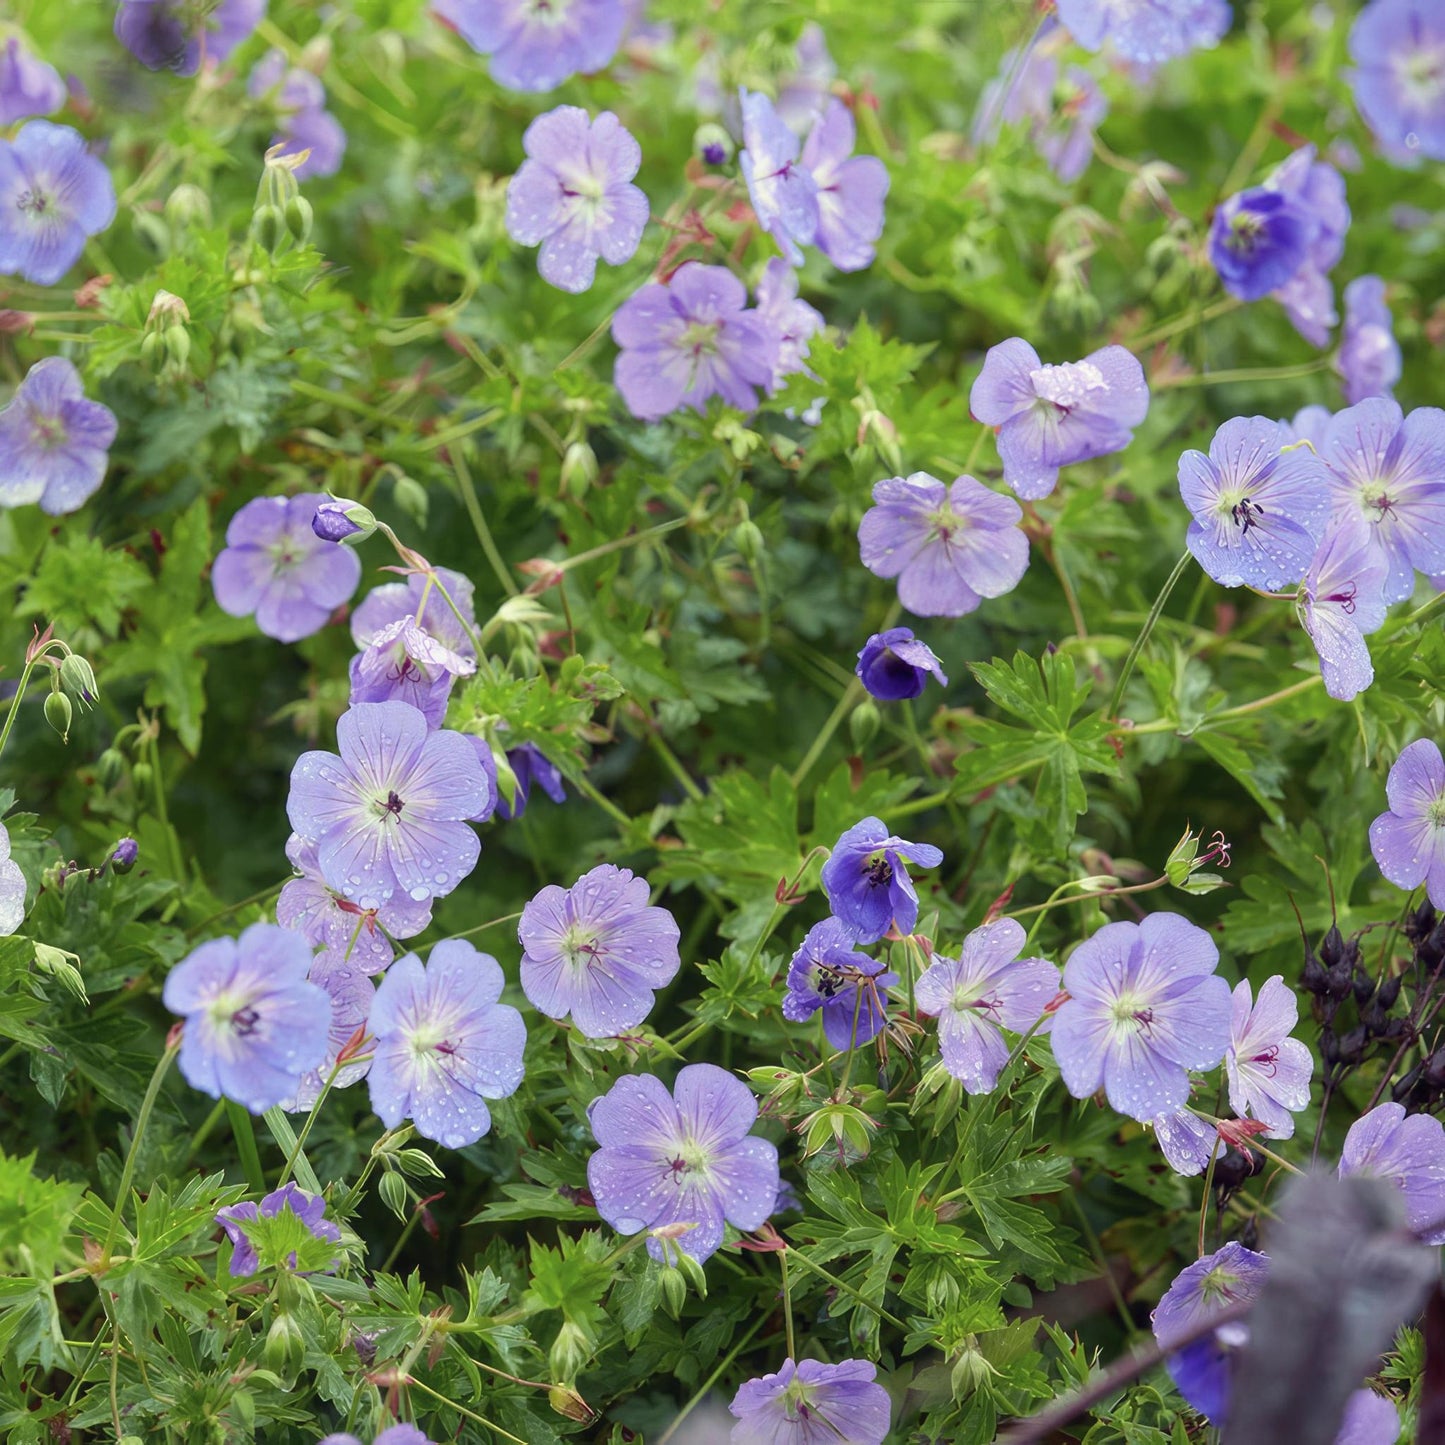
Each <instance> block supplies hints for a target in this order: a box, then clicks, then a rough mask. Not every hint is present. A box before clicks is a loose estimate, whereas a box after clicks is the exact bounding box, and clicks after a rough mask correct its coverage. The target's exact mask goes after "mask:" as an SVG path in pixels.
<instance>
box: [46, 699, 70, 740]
mask: <svg viewBox="0 0 1445 1445" xmlns="http://www.w3.org/2000/svg"><path fill="white" fill-rule="evenodd" d="M70 717H71V707H70V699H69V698H68V697H66V695H65V694H64V693H63V692H52V693H50V694H49V695H48V696H47V697H46V699H45V721H46V722H48V723H49V724H50V726H51V727H53V728H54V729H55V731H56V732H58V733H59V734H60V741H61V742H63V743H68V742H69V741H70Z"/></svg>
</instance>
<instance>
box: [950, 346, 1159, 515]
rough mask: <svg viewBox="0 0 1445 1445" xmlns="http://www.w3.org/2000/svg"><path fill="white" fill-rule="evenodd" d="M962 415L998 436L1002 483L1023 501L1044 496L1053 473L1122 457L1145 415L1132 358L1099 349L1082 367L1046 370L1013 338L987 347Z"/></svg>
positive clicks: (1143, 386)
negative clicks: (970, 414) (1098, 459)
mask: <svg viewBox="0 0 1445 1445" xmlns="http://www.w3.org/2000/svg"><path fill="white" fill-rule="evenodd" d="M968 404H969V409H970V410H971V411H972V412H973V414H974V416H975V417H977V418H978V420H979V421H981V422H984V423H985V424H987V425H988V426H991V427H996V428H997V429H998V454H999V459H1000V460H1001V461H1002V462H1003V479H1004V481H1006V482H1007V483H1008V484H1009V486H1011V487H1012V488H1013V489H1014V491H1015V492H1017V493H1018V495H1019V496H1021V497H1023V498H1025V500H1028V501H1036V500H1037V499H1038V498H1040V497H1046V496H1048V494H1049V493H1050V492H1052V491H1053V489H1054V487H1055V485H1056V484H1057V482H1058V480H1059V468H1060V467H1064V466H1068V465H1070V464H1071V463H1073V462H1083V461H1088V460H1090V458H1092V457H1102V456H1108V455H1109V454H1110V453H1112V452H1120V451H1123V450H1124V448H1125V447H1126V446H1128V445H1129V443H1130V442H1131V441H1133V439H1134V432H1133V428H1134V427H1136V426H1138V425H1139V424H1140V422H1142V421H1143V420H1144V418H1145V416H1146V415H1147V414H1148V411H1149V387H1148V384H1147V383H1146V382H1145V380H1144V368H1143V367H1142V366H1140V365H1139V361H1138V358H1137V357H1135V356H1134V355H1133V353H1132V352H1129V351H1127V350H1125V348H1124V347H1122V346H1105V347H1103V348H1101V349H1100V350H1098V351H1094V352H1091V353H1090V354H1089V355H1088V356H1086V357H1085V358H1084V359H1083V360H1082V361H1067V362H1064V363H1063V364H1062V365H1059V366H1045V365H1044V364H1043V363H1042V362H1041V361H1040V360H1039V354H1038V352H1037V351H1035V350H1034V349H1033V347H1032V346H1030V345H1029V344H1028V342H1027V341H1024V340H1022V339H1021V338H1019V337H1017V336H1015V337H1012V338H1010V339H1009V340H1008V341H1002V342H1000V343H999V344H998V345H997V346H992V347H990V348H989V352H988V355H987V356H985V357H984V360H983V370H982V371H981V372H979V374H978V378H977V380H975V382H974V383H973V390H972V391H971V392H970V393H969V398H968Z"/></svg>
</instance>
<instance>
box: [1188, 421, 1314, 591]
mask: <svg viewBox="0 0 1445 1445" xmlns="http://www.w3.org/2000/svg"><path fill="white" fill-rule="evenodd" d="M1287 445H1288V435H1287V433H1286V432H1285V431H1284V429H1283V428H1282V427H1281V425H1280V423H1279V422H1277V421H1271V420H1269V418H1267V417H1262V416H1252V417H1243V416H1237V417H1234V418H1232V419H1231V420H1229V421H1227V422H1225V423H1224V425H1223V426H1222V427H1220V428H1219V430H1218V431H1217V432H1215V434H1214V439H1213V440H1212V441H1211V442H1210V443H1209V455H1208V456H1205V454H1204V453H1203V452H1198V451H1193V450H1190V451H1186V452H1185V453H1184V454H1183V456H1181V457H1180V458H1179V493H1180V495H1181V496H1182V497H1183V498H1184V505H1185V506H1186V507H1188V508H1189V510H1190V512H1191V513H1192V514H1193V517H1194V520H1193V521H1192V522H1190V524H1189V532H1188V534H1187V536H1186V538H1185V542H1186V545H1187V546H1188V548H1189V550H1190V551H1191V552H1192V553H1193V554H1194V559H1195V561H1197V562H1198V563H1199V565H1200V566H1201V567H1203V568H1204V570H1205V571H1206V572H1207V573H1209V575H1210V576H1211V577H1213V578H1214V580H1215V581H1216V582H1218V583H1220V584H1221V585H1222V586H1224V587H1239V586H1241V585H1243V586H1248V587H1258V588H1260V589H1262V590H1265V591H1273V590H1275V589H1277V588H1280V587H1285V586H1288V585H1290V584H1291V583H1295V582H1298V581H1299V580H1300V578H1301V577H1303V576H1304V574H1305V572H1306V571H1307V570H1308V568H1309V565H1310V562H1311V561H1312V560H1313V559H1314V555H1315V548H1316V546H1317V544H1318V542H1319V539H1320V536H1321V534H1322V533H1323V532H1324V529H1325V522H1326V520H1327V518H1328V516H1329V511H1330V479H1329V476H1328V474H1327V473H1326V471H1325V469H1324V467H1323V466H1322V465H1321V464H1320V460H1319V458H1318V457H1316V456H1315V454H1314V453H1313V452H1312V451H1311V450H1310V448H1309V447H1304V446H1295V447H1292V448H1291V449H1290V450H1288V451H1286V450H1284V448H1285V447H1286V446H1287Z"/></svg>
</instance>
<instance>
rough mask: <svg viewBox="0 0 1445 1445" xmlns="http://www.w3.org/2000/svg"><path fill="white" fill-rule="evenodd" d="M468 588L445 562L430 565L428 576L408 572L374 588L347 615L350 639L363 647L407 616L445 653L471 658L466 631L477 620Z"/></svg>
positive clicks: (474, 651) (472, 647) (473, 654)
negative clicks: (404, 575)
mask: <svg viewBox="0 0 1445 1445" xmlns="http://www.w3.org/2000/svg"><path fill="white" fill-rule="evenodd" d="M473 590H474V589H473V587H472V584H471V581H470V579H468V578H466V577H463V576H462V574H461V573H460V572H453V571H451V570H450V569H449V568H446V567H436V568H433V569H432V571H431V573H430V574H429V575H427V574H423V573H420V572H413V573H412V574H411V576H409V577H408V578H407V579H406V581H405V582H388V583H386V584H385V585H384V586H381V587H373V588H372V590H371V591H370V592H368V593H367V594H366V596H365V598H363V599H362V602H361V605H360V606H359V607H357V609H356V611H355V612H353V613H352V614H351V638H352V641H353V642H355V643H356V645H357V647H358V648H360V649H361V650H362V651H365V650H366V649H367V648H368V647H370V646H371V644H372V643H373V642H374V641H375V640H376V638H377V636H378V634H379V633H381V632H382V631H384V630H385V629H386V628H387V627H390V626H391V625H392V624H393V623H396V622H400V621H401V620H402V619H403V618H409V619H410V620H411V621H412V622H414V623H415V624H416V625H417V626H418V627H420V628H422V629H423V631H425V632H426V633H427V635H428V636H429V637H431V638H432V639H434V640H435V641H436V642H437V643H439V644H440V645H441V646H442V647H444V648H445V649H446V650H447V651H448V652H454V653H456V654H457V656H458V657H464V658H466V659H467V660H468V661H473V662H474V661H475V660H476V656H477V649H476V647H475V645H474V644H473V642H472V638H471V634H470V632H469V631H468V629H469V628H471V627H473V626H475V624H476V620H477V618H476V610H475V607H474V604H473V602H472V595H473ZM448 597H449V598H451V602H448V601H447V598H448ZM453 606H455V608H456V611H455V612H454V611H453V610H452V608H453ZM458 613H460V614H461V616H460V617H459V616H458V615H457V614H458Z"/></svg>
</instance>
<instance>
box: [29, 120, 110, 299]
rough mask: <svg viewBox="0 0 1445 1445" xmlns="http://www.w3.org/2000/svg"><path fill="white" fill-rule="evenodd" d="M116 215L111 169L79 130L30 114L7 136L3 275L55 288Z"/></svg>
mask: <svg viewBox="0 0 1445 1445" xmlns="http://www.w3.org/2000/svg"><path fill="white" fill-rule="evenodd" d="M113 220H115V187H114V186H113V185H112V184H111V180H110V172H109V171H108V170H106V168H105V166H104V165H103V164H102V163H101V162H100V161H98V160H97V159H96V158H95V157H94V156H93V155H91V153H90V152H89V151H88V150H87V149H86V146H85V138H84V137H83V136H82V135H81V134H80V133H79V132H78V131H74V130H71V128H70V127H69V126H68V125H52V124H51V123H50V122H49V121H48V120H30V121H26V123H25V124H24V125H22V126H21V127H20V129H19V131H18V132H17V133H16V135H15V138H14V139H13V140H0V276H15V275H20V276H23V277H24V278H25V279H26V280H27V281H33V282H34V283H35V284H36V285H37V286H53V285H54V284H55V283H56V282H57V281H59V280H60V278H61V277H62V276H64V275H65V273H66V272H67V271H68V270H70V268H71V267H72V266H73V265H75V263H76V262H77V261H78V260H79V259H80V253H81V252H82V251H84V250H85V240H86V237H87V236H95V235H98V234H99V233H100V232H101V231H103V230H105V228H106V227H107V226H109V225H110V223H111V222H112V221H113Z"/></svg>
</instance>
